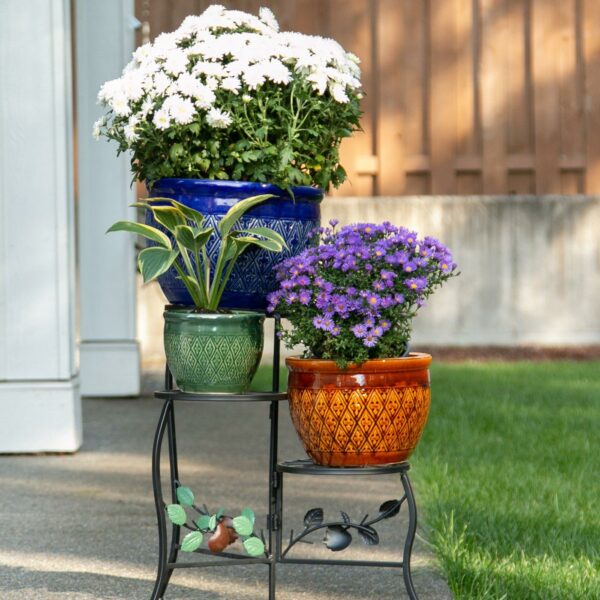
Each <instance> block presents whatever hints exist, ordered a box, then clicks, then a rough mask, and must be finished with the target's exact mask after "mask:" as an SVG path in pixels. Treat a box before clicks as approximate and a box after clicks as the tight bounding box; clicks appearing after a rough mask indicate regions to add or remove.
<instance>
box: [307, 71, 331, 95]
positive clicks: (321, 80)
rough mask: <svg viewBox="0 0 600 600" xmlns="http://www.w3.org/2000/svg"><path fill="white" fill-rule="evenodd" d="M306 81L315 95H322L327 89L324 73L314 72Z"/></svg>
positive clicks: (325, 74)
mask: <svg viewBox="0 0 600 600" xmlns="http://www.w3.org/2000/svg"><path fill="white" fill-rule="evenodd" d="M306 79H307V80H308V81H310V82H311V83H312V84H313V86H312V88H313V90H315V92H317V94H321V95H322V94H324V93H325V90H326V89H327V73H325V71H322V70H317V71H314V72H313V73H311V74H310V75H309V76H308V77H307V78H306Z"/></svg>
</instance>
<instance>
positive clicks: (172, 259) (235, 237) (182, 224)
mask: <svg viewBox="0 0 600 600" xmlns="http://www.w3.org/2000/svg"><path fill="white" fill-rule="evenodd" d="M269 198H272V195H271V194H262V195H259V196H253V197H251V198H246V199H245V200H242V201H240V202H238V203H237V204H235V205H234V206H232V207H231V208H230V209H229V211H228V212H227V213H226V214H225V215H224V216H223V218H222V219H221V221H220V222H219V225H218V229H219V236H220V239H221V246H220V250H219V255H218V257H217V260H216V264H215V267H214V269H212V267H211V263H210V259H209V258H208V254H207V251H206V246H207V244H208V242H209V240H210V239H211V237H212V236H213V235H217V232H215V230H214V229H213V228H212V227H202V225H203V223H204V216H203V215H202V214H201V213H199V212H198V211H196V210H194V209H192V208H189V207H186V206H183V205H182V204H180V203H179V202H176V201H175V200H171V199H170V198H149V199H147V200H146V201H145V202H136V203H134V205H133V206H137V207H139V208H143V209H144V210H147V211H151V212H152V214H153V216H154V218H155V220H156V221H157V222H158V223H160V224H161V225H162V227H164V229H166V230H167V232H168V233H169V234H170V236H168V235H166V234H165V233H164V232H163V231H161V230H160V229H158V228H156V227H150V226H149V225H144V224H142V223H135V222H131V221H119V222H117V223H115V224H114V225H113V226H112V227H110V228H109V230H108V232H112V231H127V232H130V233H135V234H137V235H142V236H143V237H145V238H147V239H149V240H150V241H152V242H154V243H156V244H158V246H152V247H150V248H145V249H144V250H142V251H141V252H140V254H139V257H138V267H139V270H140V273H141V274H142V277H143V279H144V282H145V283H147V282H149V281H153V280H154V279H156V278H157V277H159V276H160V275H162V274H163V273H165V272H166V271H167V270H168V269H170V268H171V267H172V266H173V267H175V269H176V270H177V273H178V278H179V279H180V280H181V281H182V282H183V284H184V285H185V287H186V289H187V290H188V292H189V293H190V296H191V297H192V299H193V300H194V304H195V305H196V307H198V308H201V309H206V310H211V311H214V310H216V309H217V308H218V307H219V302H220V301H221V296H222V295H223V292H224V291H225V286H226V285H227V281H228V280H229V277H230V275H231V271H232V270H233V267H234V265H235V263H236V261H237V259H238V258H239V257H240V256H241V255H242V254H243V253H244V252H245V251H246V250H247V249H248V248H250V247H252V246H257V247H259V248H263V249H264V250H267V251H269V252H281V251H282V250H283V249H284V248H285V247H286V245H285V241H284V239H283V238H282V237H281V236H280V235H279V234H278V233H277V232H275V231H273V230H271V229H268V228H266V227H253V228H250V229H247V230H240V231H238V230H235V229H234V226H235V224H236V223H237V222H238V220H239V219H240V218H241V217H242V216H243V215H244V214H245V213H246V212H247V211H248V210H250V209H251V208H252V207H253V206H256V205H257V204H260V203H261V202H264V201H265V200H267V199H269ZM157 203H160V204H157ZM108 232H107V233H108Z"/></svg>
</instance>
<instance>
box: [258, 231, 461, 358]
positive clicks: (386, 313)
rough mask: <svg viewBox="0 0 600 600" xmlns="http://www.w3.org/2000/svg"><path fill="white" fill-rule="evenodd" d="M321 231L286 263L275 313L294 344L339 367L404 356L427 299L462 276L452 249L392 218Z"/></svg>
mask: <svg viewBox="0 0 600 600" xmlns="http://www.w3.org/2000/svg"><path fill="white" fill-rule="evenodd" d="M331 224H332V228H331V229H330V228H328V229H322V230H321V234H322V236H323V237H322V242H321V245H320V246H317V247H311V248H308V249H307V250H305V251H304V252H302V253H301V254H299V255H298V256H295V257H292V258H289V259H287V260H285V261H283V262H282V263H281V264H280V266H279V268H278V272H277V279H278V281H279V289H278V290H276V291H275V292H273V293H272V294H270V295H269V310H270V311H277V312H278V313H279V314H280V315H281V316H282V317H285V318H287V319H288V320H289V322H290V324H291V328H290V329H287V330H284V331H283V332H282V334H281V335H282V337H283V339H284V340H285V342H286V343H287V345H288V346H289V347H292V346H294V345H296V344H304V345H305V346H306V347H307V350H306V356H305V357H307V358H308V357H310V358H319V359H333V360H335V361H337V362H338V364H339V366H341V367H342V368H343V367H345V366H346V365H347V364H348V363H362V362H364V361H365V360H367V359H375V358H393V357H399V356H402V355H403V354H404V353H405V351H406V349H407V346H408V341H409V339H410V332H411V321H412V319H413V317H414V316H415V315H416V313H417V311H418V309H419V308H420V307H421V306H423V304H424V303H425V300H426V299H427V298H428V297H429V296H430V295H431V294H432V293H433V292H434V291H435V290H436V289H437V288H439V287H440V286H441V285H442V284H443V283H444V282H445V281H447V280H448V279H449V278H451V277H453V276H454V275H456V274H457V271H456V263H455V262H454V260H453V258H452V254H451V252H450V251H449V250H448V248H446V246H444V244H442V243H441V242H440V241H439V240H437V239H435V238H432V237H425V238H423V239H420V238H419V237H418V235H417V233H416V232H415V231H410V230H408V229H406V228H404V227H396V226H394V225H392V224H391V223H383V224H381V225H376V224H373V223H360V224H357V225H349V226H346V227H342V228H341V229H340V230H339V231H337V230H336V229H335V226H336V225H337V223H336V222H335V221H332V222H331Z"/></svg>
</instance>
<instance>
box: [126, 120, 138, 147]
mask: <svg viewBox="0 0 600 600" xmlns="http://www.w3.org/2000/svg"><path fill="white" fill-rule="evenodd" d="M138 123H139V119H138V118H137V117H131V118H130V119H129V121H128V122H127V125H125V127H123V133H124V134H125V139H126V140H127V141H128V142H129V143H131V142H135V141H136V140H137V139H138V138H139V135H138V134H137V132H136V127H137V125H138Z"/></svg>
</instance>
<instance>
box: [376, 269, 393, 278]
mask: <svg viewBox="0 0 600 600" xmlns="http://www.w3.org/2000/svg"><path fill="white" fill-rule="evenodd" d="M379 276H380V277H381V279H383V281H392V280H394V279H396V277H397V275H396V273H394V271H386V270H385V269H382V271H381V273H379Z"/></svg>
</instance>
